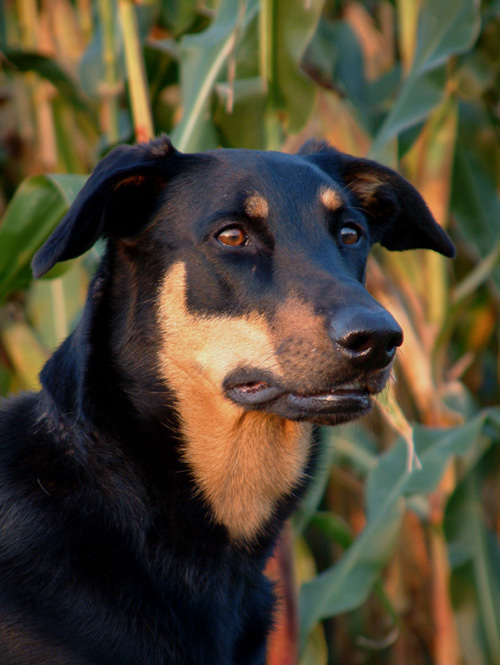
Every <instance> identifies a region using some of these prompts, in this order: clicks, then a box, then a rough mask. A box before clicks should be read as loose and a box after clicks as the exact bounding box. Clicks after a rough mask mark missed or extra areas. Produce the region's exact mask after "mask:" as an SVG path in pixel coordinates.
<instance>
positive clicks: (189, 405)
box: [159, 262, 310, 540]
mask: <svg viewBox="0 0 500 665" xmlns="http://www.w3.org/2000/svg"><path fill="white" fill-rule="evenodd" d="M184 295H185V265H184V264H183V263H182V262H179V263H176V264H174V265H173V266H172V268H171V269H170V270H169V272H168V273H167V275H166V277H165V280H164V283H163V286H162V296H161V298H160V307H159V325H160V329H161V333H162V339H163V340H164V341H163V345H162V348H161V349H160V352H159V358H160V364H161V372H162V374H163V375H164V377H165V380H166V382H167V383H168V384H169V385H170V386H171V387H172V388H173V390H174V391H175V395H176V401H177V410H178V413H179V416H180V419H181V422H182V428H183V434H184V436H185V439H186V441H187V443H186V446H185V448H184V451H183V454H184V458H185V460H186V462H187V464H188V465H189V467H190V469H191V472H192V474H193V477H194V478H195V480H196V483H197V485H198V487H199V488H200V491H201V492H202V494H203V496H204V497H205V499H206V500H207V501H208V502H209V504H210V506H211V508H212V510H213V512H214V515H215V517H216V519H217V520H218V521H219V522H221V523H223V524H224V525H225V526H226V527H227V529H228V530H229V533H230V534H231V536H232V537H233V538H236V539H245V540H249V539H252V538H253V537H254V536H255V535H256V534H257V533H258V532H259V529H260V528H261V526H262V525H263V524H264V522H265V521H266V520H268V519H269V518H270V517H271V515H272V512H273V509H274V506H275V504H276V502H277V501H278V500H279V499H280V498H282V497H283V496H284V495H285V494H287V493H288V492H289V491H290V490H291V489H292V488H293V487H294V485H295V484H296V483H297V482H298V481H299V480H300V479H301V477H302V474H303V469H304V466H305V463H306V459H307V454H308V448H309V432H310V425H304V424H298V423H295V422H291V421H287V420H285V419H283V418H279V417H278V416H275V415H269V414H265V413H261V412H251V411H246V410H245V409H243V408H242V407H239V406H237V405H236V404H234V403H233V402H231V401H230V400H229V399H227V398H226V397H225V396H224V395H223V392H222V387H221V386H222V381H223V379H224V377H225V376H226V375H227V374H228V372H230V371H231V370H233V369H235V368H236V367H238V366H242V365H249V366H252V367H258V368H262V369H272V371H273V372H274V374H275V375H278V376H279V374H280V369H279V365H278V362H277V358H276V355H275V351H274V345H273V341H272V335H271V331H270V330H269V327H268V325H267V323H266V321H265V319H264V318H263V317H261V316H259V315H257V314H253V315H248V316H245V317H238V318H236V317H226V316H194V315H192V314H191V313H189V312H188V311H187V309H186V306H185V298H184Z"/></svg>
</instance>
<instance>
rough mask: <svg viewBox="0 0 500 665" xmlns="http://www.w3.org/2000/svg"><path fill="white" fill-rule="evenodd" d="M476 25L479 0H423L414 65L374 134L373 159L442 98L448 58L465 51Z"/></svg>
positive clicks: (422, 118)
mask: <svg viewBox="0 0 500 665" xmlns="http://www.w3.org/2000/svg"><path fill="white" fill-rule="evenodd" d="M479 28H480V14H479V0H456V2H453V3H447V2H435V0H426V1H425V2H424V4H423V6H422V9H421V12H420V16H419V22H418V34H417V48H416V53H415V58H414V60H413V65H412V68H411V70H410V73H409V75H408V77H407V78H406V80H405V81H404V83H403V85H402V87H401V90H400V93H399V95H398V98H397V101H396V103H395V104H394V106H393V108H392V109H391V111H390V112H389V114H388V115H387V117H386V119H385V120H384V122H383V124H382V126H381V128H380V130H379V131H378V133H377V135H376V137H375V140H374V143H373V145H372V149H371V155H372V156H373V157H374V158H375V159H376V158H377V156H378V158H380V156H381V155H382V154H383V153H384V147H385V145H386V144H387V143H388V142H389V141H391V139H393V138H394V137H396V136H397V135H398V134H400V133H401V132H402V131H404V130H406V129H409V128H410V127H414V126H415V125H417V124H418V123H420V122H422V121H423V120H425V118H426V117H427V116H428V115H429V113H430V112H431V111H432V109H433V108H435V106H437V104H438V103H439V102H440V101H441V100H442V97H443V94H444V88H445V85H446V80H447V79H446V71H445V65H446V62H447V60H448V58H450V57H451V56H452V55H457V54H459V53H463V52H464V51H466V50H468V49H469V48H470V47H471V45H472V44H473V43H474V41H475V40H476V38H477V35H478V33H479Z"/></svg>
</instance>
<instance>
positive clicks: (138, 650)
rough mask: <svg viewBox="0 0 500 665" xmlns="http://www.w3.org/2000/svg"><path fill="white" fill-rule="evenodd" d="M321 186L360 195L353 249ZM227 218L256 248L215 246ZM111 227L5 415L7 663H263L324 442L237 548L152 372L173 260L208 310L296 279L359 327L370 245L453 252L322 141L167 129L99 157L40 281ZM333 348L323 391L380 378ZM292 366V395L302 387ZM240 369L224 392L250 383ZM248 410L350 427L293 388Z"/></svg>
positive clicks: (1, 485)
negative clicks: (64, 331) (298, 513)
mask: <svg viewBox="0 0 500 665" xmlns="http://www.w3.org/2000/svg"><path fill="white" fill-rule="evenodd" d="M360 170H361V171H363V172H366V171H367V170H369V171H370V172H373V171H375V172H376V173H377V174H378V175H379V177H380V178H382V179H384V180H385V182H386V184H385V185H384V187H383V188H382V190H383V191H380V192H379V196H378V199H377V201H373V202H372V204H371V207H370V210H366V203H364V202H363V201H361V200H358V199H357V198H356V193H355V188H351V187H350V185H351V184H352V182H353V180H354V179H355V178H356V174H357V173H358V172H360ZM321 184H325V185H328V184H331V185H332V186H333V185H334V186H335V187H337V188H340V189H341V190H342V191H344V192H345V193H346V196H347V197H348V198H349V197H350V198H349V200H350V206H347V208H348V211H347V213H345V214H347V216H348V218H349V219H351V220H352V219H354V220H355V221H356V223H357V224H359V225H360V226H361V227H362V228H363V229H364V233H365V234H366V239H365V240H364V241H363V243H361V245H360V246H359V248H356V249H353V250H352V252H351V253H348V252H347V250H346V249H345V248H342V247H341V248H340V249H339V245H338V239H337V236H336V234H337V230H338V226H339V224H341V223H342V219H344V218H339V219H340V221H339V219H337V217H336V216H335V214H333V213H332V215H331V216H330V218H327V217H325V213H324V212H320V211H319V207H318V206H317V204H316V202H315V197H316V195H317V188H318V186H319V185H321ZM349 189H351V192H350V193H349ZM254 191H259V192H260V193H262V195H263V196H264V197H265V198H266V199H267V200H269V201H270V202H273V203H276V209H275V210H274V209H273V210H274V212H272V211H271V213H270V216H269V220H267V221H264V220H252V221H251V222H250V221H249V220H248V219H246V218H245V212H244V210H243V206H244V200H245V197H248V196H249V195H251V194H252V193H253V192H254ZM315 206H316V207H315ZM360 209H362V210H361V211H360ZM363 211H364V213H366V214H364V213H363ZM339 214H341V215H343V214H344V213H339ZM221 220H222V221H224V224H226V225H227V223H228V222H234V223H239V224H241V223H242V220H243V221H244V223H245V224H247V225H248V226H249V227H250V228H251V236H252V243H251V244H250V245H248V246H247V247H246V248H244V249H243V251H241V252H234V251H232V250H231V251H230V252H225V253H222V251H221V247H220V246H219V245H218V244H217V243H216V241H214V234H215V233H216V232H217V230H218V229H220V227H221V223H222V222H221ZM101 235H103V236H105V237H106V238H107V240H108V243H107V251H106V255H105V257H104V259H103V261H102V264H101V266H100V268H99V270H98V273H97V275H96V276H95V278H94V280H93V282H92V284H91V286H90V289H89V295H88V299H87V303H86V306H85V310H84V313H83V317H82V320H81V322H80V323H79V325H78V327H77V329H76V330H75V332H74V333H73V334H72V335H71V336H70V337H69V338H68V339H67V340H66V341H65V342H64V343H63V344H62V345H61V347H60V348H59V349H58V350H57V351H56V352H55V353H54V355H53V356H52V358H51V359H50V360H49V361H48V363H47V364H46V366H45V367H44V369H43V371H42V374H41V382H42V386H43V387H42V390H41V391H40V392H39V393H37V394H24V395H20V396H17V397H13V398H11V399H10V400H6V401H4V403H3V404H2V406H1V410H0V497H1V498H0V663H1V664H2V665H41V664H42V663H43V664H44V665H63V664H64V665H181V664H182V665H184V664H186V665H187V664H197V665H211V664H212V665H263V664H264V662H265V648H266V647H265V645H266V638H267V634H268V632H269V629H270V626H271V621H272V611H273V594H272V590H271V585H270V583H269V582H268V581H267V579H266V578H265V577H264V575H263V569H264V565H265V562H266V560H267V559H268V557H269V556H270V554H271V552H272V548H273V544H274V542H275V538H276V536H277V534H278V532H279V529H280V526H281V525H282V523H283V521H284V520H285V519H286V517H287V516H288V515H289V514H290V512H291V511H292V510H293V508H294V506H295V505H296V503H297V501H298V499H299V498H300V496H301V495H302V493H303V492H304V489H305V485H306V480H305V479H306V478H307V477H309V476H310V475H311V473H312V471H313V466H314V457H315V450H314V446H311V451H310V454H309V456H308V461H307V462H306V469H305V475H304V479H303V480H301V481H300V482H297V483H296V484H295V487H294V489H293V490H292V491H290V492H289V494H288V495H287V496H285V497H283V498H282V499H281V500H280V501H278V502H277V504H276V506H275V508H274V511H273V515H272V518H271V519H270V520H269V521H268V522H267V523H266V524H264V525H263V528H262V530H261V532H260V534H259V536H258V537H256V538H255V539H253V540H251V541H245V542H238V541H234V539H232V538H231V537H230V536H229V534H228V532H227V529H226V528H225V526H224V525H223V524H220V523H217V521H215V520H214V518H213V515H212V513H211V509H210V507H209V505H208V504H207V502H206V501H205V499H204V498H203V495H202V494H201V493H200V491H199V488H198V487H197V486H196V482H195V480H194V478H193V476H192V474H191V473H190V469H189V468H188V466H187V464H186V462H185V461H184V458H183V456H182V455H181V453H180V450H181V447H182V445H183V434H182V424H181V423H180V422H179V415H178V413H177V410H176V395H175V391H173V389H172V387H171V386H168V385H166V384H165V381H164V380H163V379H162V377H161V376H160V375H159V374H158V363H157V362H156V360H157V359H156V356H155V352H156V349H157V347H158V331H157V329H156V324H155V309H154V306H155V301H156V299H157V298H158V297H159V284H160V282H161V279H162V276H163V275H164V274H165V272H166V271H167V270H168V267H169V266H170V265H172V264H173V263H174V262H175V261H176V260H180V259H182V260H183V261H184V262H185V263H186V265H187V266H188V275H187V280H188V281H187V293H186V300H187V306H188V309H189V311H190V312H191V313H193V314H194V315H196V316H200V317H202V316H206V315H213V314H219V315H224V316H228V317H231V316H236V315H242V314H248V313H251V312H258V313H260V314H261V315H262V316H264V317H267V318H268V320H270V321H271V320H272V316H273V311H274V309H275V308H276V306H277V304H279V303H281V302H282V301H283V299H284V298H285V297H286V296H287V294H288V293H290V292H293V293H299V294H300V295H301V297H303V298H304V299H307V300H308V301H311V302H312V303H313V306H314V308H315V310H316V311H317V312H324V311H328V312H329V314H328V316H329V317H330V318H332V320H334V321H335V320H336V321H337V324H338V326H340V327H342V326H344V328H346V327H347V328H349V326H350V325H351V318H352V316H353V315H352V314H351V312H355V313H356V316H357V317H358V321H359V320H361V319H362V318H363V317H367V316H369V315H370V316H371V314H370V312H376V313H377V316H382V314H381V313H382V312H383V310H382V308H380V306H378V305H376V303H374V301H372V299H371V298H370V297H369V296H368V294H367V293H366V291H365V290H364V288H363V285H362V282H363V278H364V266H365V261H366V256H367V253H368V249H369V245H370V244H371V243H372V242H374V241H378V242H381V243H382V244H384V245H386V246H387V247H388V248H389V249H411V248H414V247H429V248H431V249H434V250H436V251H440V252H442V253H444V254H446V255H448V256H450V255H451V254H452V253H453V249H452V245H451V243H450V242H449V240H448V239H447V237H446V235H445V234H444V232H443V231H442V230H441V229H440V228H439V227H438V226H437V225H436V224H435V222H434V221H433V219H432V217H431V215H430V213H429V212H428V210H427V208H426V207H425V204H424V203H423V201H422V199H421V198H420V196H419V195H418V194H417V193H416V192H415V190H414V189H413V188H412V187H411V186H410V185H409V184H408V183H407V182H406V181H404V180H403V179H402V178H401V177H400V176H398V175H396V174H395V173H394V172H392V171H389V170H388V169H385V168H383V167H381V166H379V165H377V164H374V163H373V162H368V161H366V160H358V159H355V158H353V157H348V156H346V155H342V154H341V153H339V152H337V151H335V150H333V149H332V148H330V147H329V146H326V145H325V144H314V145H311V144H310V145H309V146H308V147H306V148H305V150H304V151H303V153H302V154H301V155H298V156H289V155H280V154H278V153H258V152H255V153H253V152H250V151H215V152H212V153H203V154H200V155H182V154H180V153H178V152H177V151H175V150H174V148H172V146H171V144H170V142H169V141H168V139H166V138H165V137H162V138H160V139H158V140H156V141H154V142H151V143H149V144H145V145H139V146H134V147H130V146H122V147H119V148H117V149H115V150H114V151H113V152H112V153H110V154H109V155H108V156H107V157H106V158H105V159H104V160H103V161H102V162H101V163H100V164H99V165H98V166H97V167H96V169H95V171H94V173H93V174H92V176H91V177H90V179H89V180H88V182H87V184H86V185H85V187H84V188H83V190H82V191H81V192H80V194H79V196H78V197H77V199H76V201H75V203H74V204H73V206H72V207H71V209H70V211H69V212H68V214H67V215H66V217H65V219H64V220H63V221H62V222H61V224H60V226H59V227H58V229H57V230H56V231H55V232H54V234H53V235H52V236H51V238H50V239H49V240H48V242H47V243H46V244H45V245H44V247H42V249H41V250H40V251H39V252H38V254H37V255H36V257H35V259H34V262H33V270H34V274H35V276H36V277H39V276H41V275H43V274H44V273H45V272H47V271H48V270H49V269H50V268H51V267H52V266H53V265H54V264H55V263H56V262H58V261H62V260H67V259H70V258H73V257H76V256H78V255H80V254H82V253H83V252H84V251H86V250H87V249H88V248H90V247H91V246H92V244H93V243H94V242H95V241H96V239H97V238H98V237H99V236H101ZM349 251H350V250H349ZM124 257H125V259H126V261H128V262H129V265H133V266H135V268H134V271H135V272H133V274H132V272H131V271H130V270H129V269H128V268H126V269H124V267H123V261H124ZM332 285H334V286H332ZM132 291H133V292H134V294H135V295H134V297H133V298H132V297H131V293H132ZM355 303H360V304H359V306H357V305H356V306H355ZM377 307H378V308H379V309H376V308H377ZM336 312H337V313H338V316H337V315H336V314H335V313H336ZM367 312H368V314H367ZM335 316H337V319H335ZM349 317H351V318H349ZM341 319H342V320H341ZM328 325H330V319H328ZM353 325H354V324H353ZM347 328H346V329H347ZM353 329H356V325H354V328H353ZM329 334H330V333H329ZM346 335H347V333H346ZM244 343H245V340H242V344H244ZM137 349H139V350H143V353H138V352H137ZM335 353H337V352H336V351H335V352H334V350H333V347H332V364H331V367H330V366H329V365H328V362H327V363H326V368H325V369H322V368H319V367H317V368H314V367H313V368H312V369H311V377H315V378H311V392H314V390H313V388H314V389H315V390H317V391H320V388H321V389H322V386H323V387H324V386H325V385H327V384H328V385H330V383H331V381H332V378H331V374H332V373H334V372H336V371H338V368H339V367H340V364H341V362H342V363H343V365H342V371H343V372H344V374H343V376H344V379H343V380H344V381H346V382H348V381H351V380H354V377H357V376H359V375H361V374H362V373H363V372H365V373H366V372H368V370H366V369H365V368H360V367H357V366H355V365H354V364H353V363H351V364H349V366H348V363H347V361H345V360H339V359H338V358H337V357H336V356H335ZM334 356H335V357H334ZM384 362H385V361H384ZM358 364H359V363H358ZM351 365H352V366H351ZM375 369H377V368H375V367H372V368H371V369H370V371H371V372H372V373H373V372H374V371H375ZM251 371H252V370H251V369H248V368H239V369H238V368H237V369H236V374H238V372H239V373H240V378H239V381H240V383H241V382H242V381H243V382H248V383H250V382H251V381H252V380H253V378H252V377H250V376H249V375H247V376H246V378H244V380H243V379H242V378H241V377H242V376H243V374H244V372H247V373H248V372H251ZM377 371H378V369H377ZM322 372H323V373H322ZM328 372H329V373H330V374H328V375H327V373H328ZM292 374H293V372H291V373H290V376H288V377H286V379H284V381H285V384H286V385H285V384H284V385H285V387H282V390H285V388H286V390H288V391H289V392H290V393H294V391H295V392H298V393H299V394H302V391H301V385H300V380H299V378H297V377H296V376H295V375H292ZM259 378H260V379H261V380H262V376H260V377H259V376H257V377H255V380H259ZM231 380H232V377H228V378H227V380H226V385H225V386H224V389H225V390H227V391H228V396H229V397H230V396H231V390H233V388H234V386H237V385H238V381H237V380H235V379H234V377H233V382H232V383H231ZM264 380H266V381H267V380H269V383H270V384H271V381H272V379H268V377H267V376H266V377H264ZM384 380H385V375H384ZM315 381H317V383H318V386H319V387H318V386H315V384H314V382H315ZM287 382H288V383H287ZM328 382H330V383H328ZM319 384H321V385H319ZM280 389H281V388H280ZM377 389H380V387H379V388H377ZM229 397H228V398H229ZM235 399H236V398H235ZM248 408H250V409H251V408H255V409H263V410H267V409H269V410H271V411H273V409H274V411H273V412H276V413H277V414H278V415H284V416H285V417H290V418H294V419H306V420H312V421H314V422H324V421H326V422H332V423H333V422H337V421H340V420H342V417H341V416H338V415H336V416H335V417H333V416H332V417H330V416H324V417H323V416H320V415H318V416H315V415H314V413H312V412H311V413H309V412H307V413H306V412H304V413H298V412H297V413H296V412H295V411H294V408H295V407H294V406H293V405H291V403H290V400H288V401H286V399H285V397H284V396H283V395H282V394H281V393H280V396H279V397H277V398H276V399H275V400H274V401H273V402H272V405H269V404H267V403H266V404H255V405H254V406H252V404H249V405H248ZM347 417H348V416H345V418H346V419H347ZM349 417H350V416H349ZM214 445H216V442H214ZM276 463H277V464H279V460H276Z"/></svg>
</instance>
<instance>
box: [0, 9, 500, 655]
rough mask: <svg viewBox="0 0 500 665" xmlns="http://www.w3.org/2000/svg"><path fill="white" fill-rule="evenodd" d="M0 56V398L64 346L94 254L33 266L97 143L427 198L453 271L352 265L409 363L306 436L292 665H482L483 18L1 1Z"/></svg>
mask: <svg viewBox="0 0 500 665" xmlns="http://www.w3.org/2000/svg"><path fill="white" fill-rule="evenodd" d="M0 52H1V61H0V65H1V70H0V85H1V90H0V213H1V215H2V221H1V224H0V393H1V394H6V393H7V392H9V391H18V390H21V389H33V388H35V389H36V387H37V385H38V379H37V373H38V371H39V369H40V367H41V365H42V363H43V362H44V360H45V359H46V358H47V357H48V355H49V354H50V352H51V350H52V349H53V348H54V347H55V346H56V345H57V344H58V343H59V342H60V341H61V340H62V339H63V338H64V337H65V336H66V335H67V334H68V332H69V331H70V330H71V329H72V328H73V326H74V325H75V321H76V320H77V318H78V315H79V312H80V309H81V307H82V303H83V301H84V298H85V290H86V284H87V282H88V279H89V276H90V275H91V274H92V272H93V270H94V268H95V265H96V261H97V260H98V256H99V247H97V248H95V249H93V250H92V251H91V252H89V254H88V255H87V256H85V257H83V258H82V259H79V260H75V261H73V262H70V263H69V265H67V264H65V265H64V266H59V267H57V268H56V269H54V270H53V271H51V273H50V274H49V275H48V278H47V279H42V280H40V281H39V282H37V283H32V281H31V273H30V268H29V265H30V261H31V258H32V256H33V254H34V252H35V251H36V249H37V248H38V247H39V246H40V244H41V243H42V242H43V241H44V240H45V238H46V237H47V236H48V235H49V233H50V232H51V230H52V229H53V228H54V226H55V225H56V224H57V222H58V221H59V220H60V219H61V217H62V215H63V214H64V212H65V210H66V209H67V207H68V205H69V204H70V203H71V201H72V200H73V198H74V197H75V195H76V193H77V192H78V190H79V188H80V187H81V185H82V184H83V182H84V181H85V177H86V175H85V174H88V172H89V171H90V170H91V168H92V167H93V165H94V164H95V163H96V161H97V160H98V159H99V158H100V157H101V156H102V155H103V154H104V153H105V152H106V151H108V150H109V149H110V148H111V147H112V146H113V145H115V144H116V143H117V142H123V141H126V142H132V141H134V140H146V139H148V138H149V137H150V136H151V135H152V134H153V133H159V132H168V133H169V134H171V136H172V138H173V141H174V144H175V145H176V146H177V147H178V148H179V149H180V150H183V151H196V150H199V149H205V148H213V147H217V146H225V147H235V148H236V147H248V148H259V149H282V150H285V151H295V150H296V149H297V148H298V147H299V146H300V144H301V143H302V142H303V141H304V140H306V139H307V138H310V137H318V138H326V139H328V140H329V141H330V142H331V143H332V144H333V145H335V146H337V147H338V148H340V149H341V150H344V151H346V152H350V153H354V154H357V155H362V156H364V155H369V156H371V157H373V158H375V159H378V160H380V161H382V162H384V163H386V164H388V165H390V166H392V167H394V168H398V169H399V170H400V171H401V172H402V173H404V174H405V175H406V177H407V178H408V179H409V180H410V181H411V182H412V183H413V184H414V185H415V186H416V187H417V188H418V189H419V191H420V192H421V193H422V194H423V195H424V197H425V198H426V200H427V202H428V203H429V205H430V207H431V209H432V211H433V213H434V215H435V216H436V218H437V219H438V221H439V222H440V223H441V224H442V225H443V226H445V227H447V229H448V230H449V232H450V234H451V235H452V237H453V239H454V241H455V243H456V245H457V248H458V258H457V259H456V260H455V261H454V262H450V261H448V260H446V259H443V258H442V257H441V256H438V255H434V254H432V253H430V252H412V253H408V254H406V253H404V254H398V253H389V252H385V251H383V250H381V249H377V248H376V249H375V251H374V253H373V256H372V258H371V259H370V264H369V278H368V286H369V288H370V290H371V291H372V293H374V295H375V296H376V297H377V298H378V299H379V300H380V301H381V302H382V303H383V304H384V305H385V306H386V307H387V308H388V309H390V310H391V311H392V312H393V314H394V315H395V317H396V318H397V320H398V321H399V322H400V324H401V325H402V327H403V328H404V331H405V344H404V347H403V349H402V351H401V353H400V354H399V359H398V363H397V367H396V371H395V377H396V380H395V381H394V382H393V383H392V385H391V386H390V388H389V389H388V390H387V391H386V392H385V393H384V394H383V395H382V397H381V399H380V402H379V407H378V408H377V410H376V412H375V413H374V415H373V416H371V417H370V418H368V419H365V420H364V421H363V422H362V423H360V424H356V425H349V426H345V427H342V428H335V429H327V428H325V429H322V430H321V431H320V432H319V433H318V436H319V438H320V442H321V449H322V463H321V469H320V473H319V474H318V477H317V478H316V480H315V484H314V487H313V490H312V491H311V493H310V494H309V496H308V497H307V499H306V501H305V502H304V504H303V506H302V507H301V509H300V511H299V512H298V514H297V516H296V518H295V520H294V534H295V538H296V551H297V557H296V558H297V562H298V566H297V567H298V574H299V576H300V582H301V589H300V654H301V655H300V662H301V664H302V665H306V664H311V665H323V664H326V663H329V664H340V663H341V664H345V663H350V664H362V665H365V664H366V665H368V664H370V665H372V664H379V663H380V664H382V663H384V664H385V665H427V664H430V663H432V664H434V665H459V664H460V665H499V664H500V446H499V445H498V443H499V438H500V408H499V406H498V405H499V404H500V389H499V371H500V365H499V360H498V358H499V353H498V352H499V348H498V347H499V341H500V336H499V327H498V320H499V312H500V268H499V257H500V199H499V184H500V182H499V174H500V169H499V167H500V141H499V138H500V1H499V0H483V2H479V0H477V1H476V0H454V1H453V2H449V1H448V0H381V1H374V0H373V1H372V0H363V1H361V0H360V1H353V0H260V1H259V0H246V1H243V0H219V1H218V2H216V1H215V0H213V1H210V0H205V1H203V0H143V1H142V2H140V1H137V2H133V1H132V0H3V8H2V11H1V12H0ZM56 174H57V175H56ZM276 662H278V661H276Z"/></svg>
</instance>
